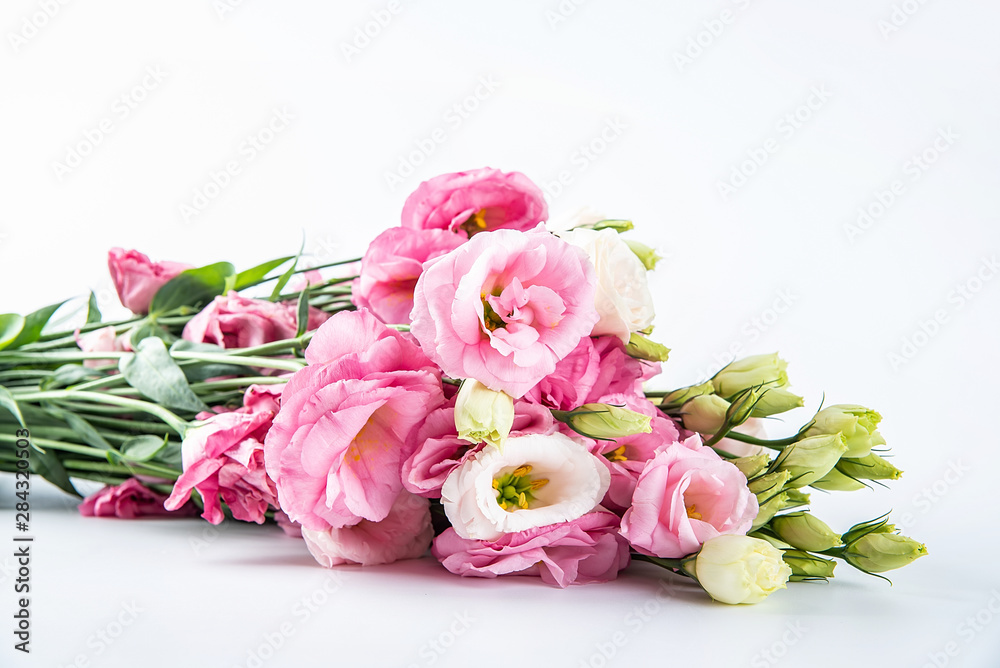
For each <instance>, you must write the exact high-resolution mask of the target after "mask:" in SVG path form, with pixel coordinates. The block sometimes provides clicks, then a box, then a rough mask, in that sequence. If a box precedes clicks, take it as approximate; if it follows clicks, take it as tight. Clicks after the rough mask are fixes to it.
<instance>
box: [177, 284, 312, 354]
mask: <svg viewBox="0 0 1000 668" xmlns="http://www.w3.org/2000/svg"><path fill="white" fill-rule="evenodd" d="M296 312H297V307H296V305H295V304H294V303H292V302H269V301H267V300H266V299H250V298H247V297H243V296H242V295H239V294H237V293H236V292H232V291H231V292H229V294H227V295H219V296H218V297H216V298H215V299H213V300H212V303H210V304H209V305H208V306H206V307H205V308H203V309H202V310H201V312H200V313H198V314H197V315H196V316H194V317H193V318H191V320H189V321H188V323H187V325H185V326H184V332H183V333H182V335H181V336H182V337H183V338H184V339H186V340H188V341H195V342H197V343H214V344H215V345H217V346H222V347H223V348H250V347H253V346H259V345H261V344H264V343H271V342H272V341H281V340H283V339H291V338H294V337H295V334H296V332H297V330H298V322H297V315H296ZM328 317H329V316H328V315H327V314H326V313H324V312H323V311H320V310H319V309H316V308H312V307H310V308H309V322H308V323H307V327H306V330H307V331H311V330H313V329H316V328H317V327H319V326H320V325H322V324H323V323H324V322H326V319H327V318H328Z"/></svg>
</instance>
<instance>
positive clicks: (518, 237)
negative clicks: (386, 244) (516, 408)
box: [410, 230, 598, 399]
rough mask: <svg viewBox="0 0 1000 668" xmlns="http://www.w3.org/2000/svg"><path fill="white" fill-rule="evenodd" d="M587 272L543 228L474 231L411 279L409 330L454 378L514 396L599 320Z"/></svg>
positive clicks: (575, 252)
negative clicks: (414, 285) (415, 282)
mask: <svg viewBox="0 0 1000 668" xmlns="http://www.w3.org/2000/svg"><path fill="white" fill-rule="evenodd" d="M597 317H598V316H597V311H596V309H595V308H594V269H593V267H592V266H591V265H590V261H589V260H588V259H587V258H586V256H585V255H583V252H582V251H581V250H580V249H578V248H575V247H573V246H570V245H569V244H567V243H565V242H564V241H562V240H560V239H559V238H557V237H555V236H553V235H551V234H549V233H548V232H545V231H543V230H535V231H532V232H517V231H514V230H498V231H496V232H489V233H487V234H477V235H476V236H475V237H473V238H472V239H470V240H469V242H468V243H466V244H463V245H462V246H460V247H459V248H457V249H456V250H453V251H452V252H450V253H448V254H447V255H443V256H441V257H440V258H438V259H437V260H435V261H434V262H432V263H429V264H428V265H427V267H425V269H424V273H423V274H421V276H420V278H419V279H418V280H417V287H416V291H415V292H414V295H413V314H412V318H413V324H412V326H411V328H410V331H411V332H412V333H413V335H414V336H415V337H416V339H417V340H418V341H419V342H420V346H421V348H423V350H424V353H426V354H427V356H428V357H430V358H431V359H432V360H434V361H435V362H437V364H438V365H439V366H440V367H441V369H442V370H443V371H444V372H445V373H446V374H447V375H449V376H451V377H453V378H475V379H476V380H478V381H479V382H481V383H482V384H483V385H486V386H487V387H488V388H490V389H491V390H497V391H503V392H506V393H507V394H509V395H511V396H512V397H514V398H515V399H516V398H519V397H521V396H522V395H523V394H524V393H525V392H527V391H528V390H530V389H531V388H532V387H533V386H534V385H536V384H537V383H538V382H539V381H540V380H542V379H543V378H544V377H545V376H547V375H549V374H550V373H552V372H553V371H554V370H555V367H556V363H557V362H559V360H561V359H563V358H564V357H566V356H567V355H568V354H569V353H570V352H572V351H573V349H574V348H575V347H576V346H577V345H578V344H579V343H580V339H582V338H583V337H584V336H587V335H588V334H590V330H591V329H592V328H593V326H594V323H595V322H596V321H597Z"/></svg>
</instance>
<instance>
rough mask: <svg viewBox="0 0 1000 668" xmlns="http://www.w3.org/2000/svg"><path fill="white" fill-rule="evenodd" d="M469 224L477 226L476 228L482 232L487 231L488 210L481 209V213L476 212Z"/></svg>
mask: <svg viewBox="0 0 1000 668" xmlns="http://www.w3.org/2000/svg"><path fill="white" fill-rule="evenodd" d="M468 222H469V223H472V224H473V225H475V226H476V227H478V228H479V229H481V230H485V229H486V210H485V209H480V210H479V211H476V212H475V213H474V214H472V216H471V217H470V218H469V220H468Z"/></svg>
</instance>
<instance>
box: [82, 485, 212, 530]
mask: <svg viewBox="0 0 1000 668" xmlns="http://www.w3.org/2000/svg"><path fill="white" fill-rule="evenodd" d="M166 498H167V497H165V496H164V495H162V494H160V493H159V492H155V491H153V490H151V489H149V488H148V487H145V486H144V485H143V484H142V483H141V482H139V481H138V480H136V479H135V478H129V479H128V480H126V481H125V482H123V483H122V484H120V485H117V486H110V485H109V486H107V487H105V488H104V489H102V490H99V491H97V492H94V493H93V494H91V495H90V496H88V497H87V498H86V499H84V500H83V501H82V502H81V503H80V506H79V510H80V514H81V515H84V516H86V517H118V518H121V519H125V520H133V519H135V518H137V517H167V516H169V517H194V516H195V515H197V514H198V508H196V507H195V505H194V504H193V503H186V504H178V506H177V508H176V510H175V511H173V512H171V511H170V510H167V509H165V508H164V507H163V502H164V500H165V499H166Z"/></svg>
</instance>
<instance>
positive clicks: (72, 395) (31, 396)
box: [17, 390, 188, 436]
mask: <svg viewBox="0 0 1000 668" xmlns="http://www.w3.org/2000/svg"><path fill="white" fill-rule="evenodd" d="M17 398H18V400H19V401H44V400H46V399H48V400H55V401H58V400H60V399H62V400H71V401H87V402H93V403H95V404H102V405H104V406H108V405H110V406H116V407H119V408H127V409H132V410H134V411H138V412H141V413H149V414H150V415H154V416H156V417H158V418H159V419H160V420H162V421H163V422H165V423H166V424H167V425H168V426H169V427H170V428H171V429H173V430H174V431H175V432H177V433H178V434H179V435H180V436H183V435H184V431H185V430H186V429H187V424H188V423H187V422H185V421H184V420H182V419H181V418H180V417H178V416H177V415H175V414H174V413H172V412H171V411H169V410H167V409H166V408H164V407H162V406H158V405H156V404H152V403H149V402H148V401H140V400H138V399H129V398H127V397H116V396H114V395H110V394H104V393H101V392H79V391H76V390H51V391H47V392H33V393H31V392H29V393H24V394H20V395H18V397H17Z"/></svg>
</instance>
